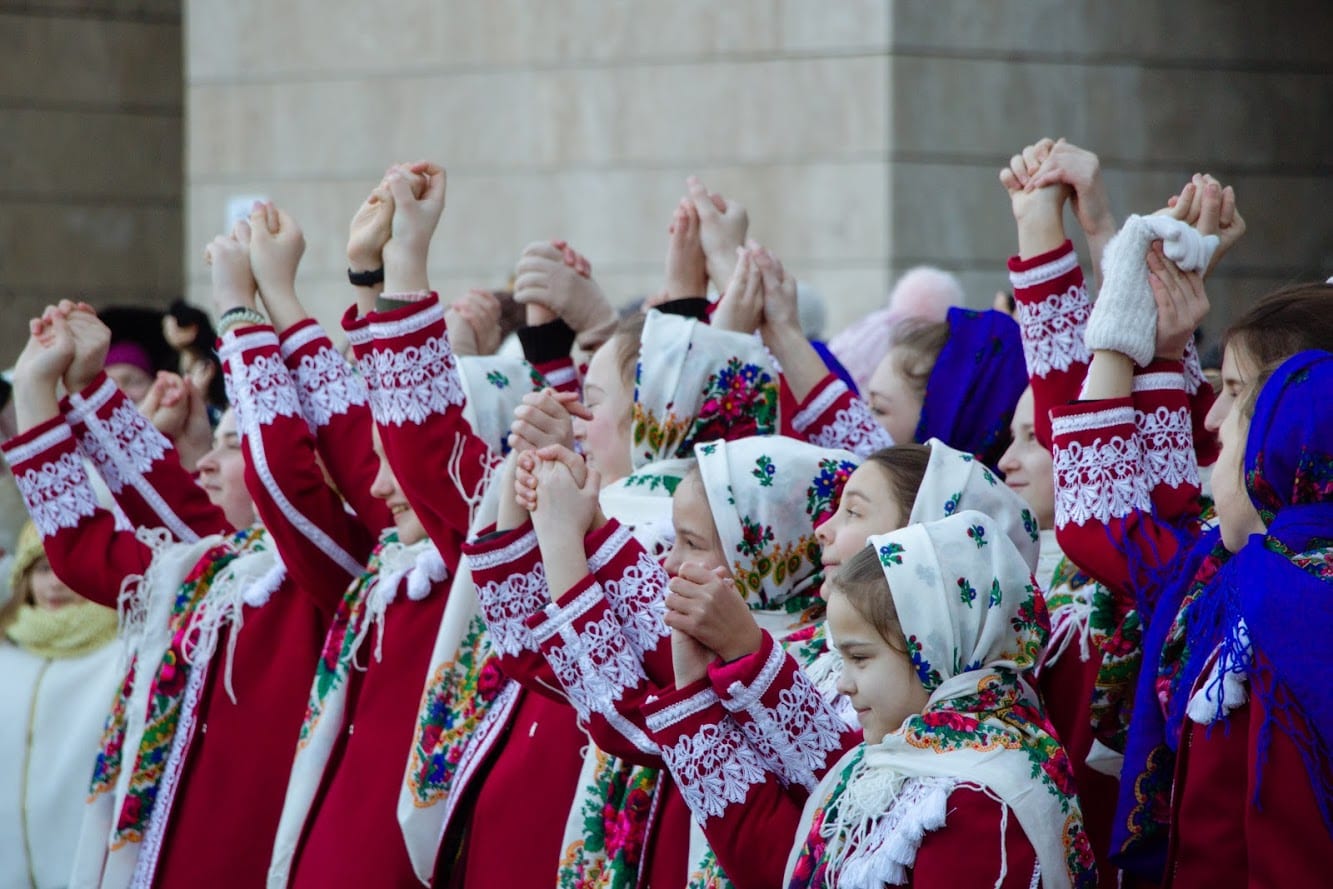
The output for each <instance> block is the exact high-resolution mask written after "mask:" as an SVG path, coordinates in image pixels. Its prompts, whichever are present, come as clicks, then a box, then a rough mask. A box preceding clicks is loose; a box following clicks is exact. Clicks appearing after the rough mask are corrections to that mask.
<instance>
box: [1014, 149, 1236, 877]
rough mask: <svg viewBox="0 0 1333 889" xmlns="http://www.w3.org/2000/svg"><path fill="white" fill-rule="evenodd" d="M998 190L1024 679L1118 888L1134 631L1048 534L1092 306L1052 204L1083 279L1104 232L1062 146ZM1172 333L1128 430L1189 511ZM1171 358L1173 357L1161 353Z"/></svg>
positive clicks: (1188, 374)
mask: <svg viewBox="0 0 1333 889" xmlns="http://www.w3.org/2000/svg"><path fill="white" fill-rule="evenodd" d="M1000 179H1001V182H1002V183H1003V184H1004V185H1005V187H1006V188H1007V189H1008V192H1009V195H1010V199H1011V204H1012V208H1013V212H1014V218H1015V220H1016V223H1017V229H1018V242H1019V255H1018V256H1015V257H1012V258H1011V259H1010V261H1009V272H1010V281H1011V283H1012V285H1013V288H1014V296H1015V302H1016V316H1017V318H1018V321H1019V327H1020V329H1021V331H1022V337H1023V349H1024V353H1025V356H1026V360H1027V365H1028V373H1029V380H1030V386H1029V389H1028V392H1027V393H1025V394H1024V397H1023V399H1021V400H1020V402H1019V406H1018V409H1017V410H1016V412H1015V416H1014V423H1013V444H1012V445H1011V446H1010V448H1009V450H1008V451H1006V453H1005V454H1004V456H1003V457H1002V458H1001V462H1000V468H1001V469H1002V470H1003V471H1004V472H1005V474H1006V475H1005V481H1006V483H1007V484H1010V485H1013V486H1015V489H1016V490H1019V491H1021V492H1022V494H1023V496H1024V497H1025V498H1027V499H1028V501H1029V503H1031V504H1032V506H1033V508H1034V509H1035V510H1036V511H1037V513H1038V515H1039V517H1040V519H1041V524H1042V528H1043V529H1044V530H1043V531H1042V566H1041V568H1040V569H1039V570H1038V572H1037V577H1038V579H1039V580H1040V581H1041V582H1042V583H1043V584H1047V585H1048V589H1047V604H1048V605H1049V607H1050V609H1051V623H1052V628H1053V629H1052V641H1051V645H1050V646H1049V647H1048V649H1047V652H1046V657H1045V659H1044V661H1043V663H1042V664H1040V665H1038V669H1037V675H1038V676H1039V677H1040V680H1039V681H1040V685H1041V689H1042V692H1043V695H1044V698H1045V700H1046V703H1047V707H1048V711H1049V713H1050V715H1051V721H1052V723H1053V724H1054V725H1055V727H1056V729H1057V731H1058V733H1059V736H1060V738H1061V740H1062V741H1063V742H1064V743H1065V745H1066V747H1067V748H1068V750H1069V754H1070V757H1071V760H1072V761H1073V764H1074V774H1075V776H1076V778H1077V780H1078V786H1079V794H1080V799H1081V801H1082V803H1083V810H1084V815H1085V818H1086V820H1087V826H1088V834H1089V837H1090V838H1091V840H1092V844H1093V849H1094V850H1095V851H1096V853H1097V857H1098V870H1099V873H1100V875H1101V881H1102V885H1103V886H1108V887H1109V886H1114V885H1116V880H1117V874H1116V870H1115V868H1114V867H1112V866H1111V864H1110V861H1109V858H1108V854H1109V850H1110V842H1111V840H1110V833H1111V824H1112V821H1113V820H1114V810H1115V805H1116V802H1115V801H1116V797H1117V794H1118V782H1117V780H1116V778H1117V776H1118V774H1119V769H1120V760H1121V758H1122V755H1123V752H1124V749H1125V733H1126V728H1127V724H1128V720H1129V710H1130V698H1131V695H1132V691H1133V683H1134V680H1135V676H1136V675H1137V672H1138V665H1139V661H1140V656H1141V648H1140V645H1139V643H1140V636H1141V630H1142V625H1141V620H1140V619H1139V616H1138V614H1137V612H1135V611H1132V610H1131V611H1128V612H1120V613H1118V612H1117V608H1116V601H1115V598H1114V597H1113V595H1112V594H1111V591H1110V590H1109V589H1107V588H1106V587H1104V586H1102V585H1100V584H1098V583H1096V582H1095V581H1093V580H1092V579H1091V578H1090V577H1089V576H1088V575H1087V574H1086V573H1084V572H1083V571H1081V570H1080V569H1079V568H1077V567H1076V566H1075V565H1074V564H1073V563H1072V562H1070V561H1069V560H1068V559H1066V558H1065V557H1064V553H1063V552H1062V550H1061V549H1060V546H1059V543H1058V541H1057V539H1056V536H1055V531H1054V521H1055V509H1054V489H1053V482H1052V479H1053V474H1054V470H1053V462H1052V456H1051V452H1050V446H1051V433H1050V430H1051V426H1050V410H1051V408H1052V407H1055V406H1060V405H1064V404H1067V403H1069V402H1071V401H1075V400H1077V398H1078V393H1079V389H1080V387H1081V386H1082V384H1083V380H1084V378H1085V377H1086V375H1087V370H1088V363H1089V361H1090V360H1091V358H1092V353H1091V351H1090V350H1089V349H1088V347H1087V346H1086V345H1085V343H1084V333H1085V330H1086V328H1087V325H1088V318H1089V315H1090V313H1091V308H1092V304H1091V300H1090V299H1089V298H1088V293H1087V289H1086V288H1085V286H1084V281H1083V274H1082V271H1081V270H1080V268H1079V266H1078V261H1077V257H1076V255H1075V253H1074V249H1073V245H1072V244H1071V242H1070V241H1069V240H1068V239H1067V238H1066V236H1065V231H1064V223H1063V219H1064V204H1065V203H1066V201H1070V202H1071V203H1072V204H1073V205H1074V207H1075V208H1076V209H1077V211H1078V212H1077V214H1076V215H1077V217H1078V219H1079V221H1080V223H1081V225H1082V226H1083V228H1084V233H1085V235H1086V236H1087V239H1088V242H1089V246H1090V249H1091V250H1092V252H1093V258H1094V270H1096V269H1098V268H1099V266H1100V264H1101V250H1102V248H1103V246H1104V241H1105V237H1106V235H1105V232H1106V231H1107V230H1108V229H1109V230H1110V231H1114V225H1115V222H1114V219H1113V218H1112V217H1111V216H1110V210H1109V203H1108V201H1107V197H1106V193H1105V189H1104V188H1103V187H1102V184H1101V179H1100V175H1099V170H1098V163H1097V158H1096V156H1095V155H1093V154H1091V153H1090V152H1087V151H1084V150H1083V149H1080V148H1077V147H1075V146H1072V145H1069V144H1068V143H1066V142H1063V141H1061V142H1059V143H1053V142H1051V140H1049V139H1045V140H1042V141H1041V142H1039V143H1037V144H1035V145H1032V146H1028V148H1026V149H1024V151H1023V152H1022V153H1020V154H1017V155H1015V156H1014V158H1013V159H1012V161H1011V164H1010V166H1008V167H1006V168H1004V169H1003V170H1001V173H1000ZM1038 183H1044V184H1041V185H1038ZM1205 198H1206V201H1205ZM1177 202H1178V206H1179V207H1180V215H1181V222H1185V223H1190V224H1195V223H1197V222H1198V220H1199V218H1200V217H1202V216H1210V217H1212V218H1220V216H1221V214H1222V210H1223V207H1222V191H1221V189H1220V188H1218V189H1215V190H1209V191H1208V192H1207V194H1205V190H1204V189H1202V188H1199V189H1197V190H1196V187H1195V186H1194V184H1192V183H1191V184H1189V185H1187V186H1186V187H1185V189H1184V190H1183V192H1182V194H1181V195H1180V196H1179V197H1178V199H1177ZM1205 203H1207V204H1208V206H1207V207H1206V208H1205V207H1204V204H1205ZM1227 209H1228V214H1229V216H1228V218H1227V219H1226V220H1225V222H1226V224H1227V226H1228V227H1234V226H1235V225H1237V224H1240V225H1242V226H1243V224H1241V223H1239V219H1240V217H1239V216H1238V215H1235V212H1234V202H1233V203H1232V204H1231V206H1230V207H1229V208H1227ZM1159 223H1160V224H1162V225H1165V226H1168V227H1170V228H1172V229H1173V230H1174V231H1176V232H1177V233H1178V234H1179V235H1180V236H1182V237H1183V236H1189V237H1196V236H1195V235H1194V234H1193V233H1192V232H1191V231H1190V230H1189V229H1188V228H1187V227H1186V226H1185V225H1182V224H1180V223H1178V222H1176V221H1173V220H1168V219H1166V218H1165V217H1162V218H1161V219H1159ZM1229 237H1230V236H1229ZM1232 240H1234V238H1233V239H1232ZM1200 246H1202V242H1200ZM1183 332H1184V333H1186V334H1187V335H1186V337H1185V339H1184V340H1179V341H1177V343H1178V344H1177V345H1169V344H1165V343H1164V344H1163V347H1162V349H1160V350H1155V352H1156V355H1157V356H1158V357H1157V358H1156V359H1155V360H1153V361H1151V362H1149V363H1148V364H1146V365H1145V366H1144V367H1143V368H1142V369H1136V374H1135V378H1134V385H1133V392H1132V407H1133V411H1134V418H1135V425H1136V426H1137V427H1138V429H1139V430H1140V440H1141V442H1142V445H1143V447H1144V448H1145V449H1146V451H1147V453H1146V454H1145V459H1144V461H1143V467H1144V469H1145V470H1146V481H1147V483H1148V486H1149V488H1151V490H1152V491H1153V496H1154V497H1155V498H1156V500H1157V501H1159V502H1161V503H1162V504H1164V505H1166V504H1172V505H1171V508H1172V509H1174V510H1176V511H1180V510H1183V509H1186V508H1187V507H1188V505H1189V504H1190V503H1191V502H1192V492H1193V491H1194V490H1195V489H1194V488H1193V487H1192V485H1196V484H1197V480H1198V472H1197V468H1196V465H1195V460H1194V455H1192V454H1190V453H1189V450H1188V448H1185V449H1182V448H1180V447H1179V443H1180V441H1181V439H1182V436H1184V435H1186V434H1187V433H1188V430H1189V429H1190V428H1191V426H1194V427H1196V428H1198V430H1199V431H1200V432H1203V429H1202V421H1203V418H1204V416H1205V415H1206V414H1207V411H1208V409H1209V408H1210V406H1211V404H1212V390H1211V388H1210V387H1208V386H1205V385H1202V382H1203V376H1202V373H1201V371H1200V369H1199V362H1198V355H1197V352H1196V351H1195V350H1194V348H1193V340H1192V339H1191V338H1189V337H1188V333H1189V332H1190V331H1189V330H1184V331H1183ZM1173 335H1174V334H1173ZM1172 348H1174V349H1177V350H1178V351H1176V353H1175V354H1174V355H1173V354H1170V352H1169V350H1170V349H1172ZM1182 351H1183V355H1182ZM1212 439H1213V437H1212V436H1211V435H1207V434H1204V435H1201V436H1199V438H1198V441H1199V442H1200V444H1201V447H1200V450H1199V455H1198V456H1199V459H1201V460H1205V461H1206V460H1211V459H1212V458H1213V456H1214V455H1215V450H1216V448H1215V443H1214V444H1209V443H1210V442H1212ZM1075 642H1077V645H1075V644H1074V643H1075ZM1071 650H1072V653H1070V652H1071Z"/></svg>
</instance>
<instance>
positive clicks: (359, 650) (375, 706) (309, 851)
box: [242, 181, 532, 886]
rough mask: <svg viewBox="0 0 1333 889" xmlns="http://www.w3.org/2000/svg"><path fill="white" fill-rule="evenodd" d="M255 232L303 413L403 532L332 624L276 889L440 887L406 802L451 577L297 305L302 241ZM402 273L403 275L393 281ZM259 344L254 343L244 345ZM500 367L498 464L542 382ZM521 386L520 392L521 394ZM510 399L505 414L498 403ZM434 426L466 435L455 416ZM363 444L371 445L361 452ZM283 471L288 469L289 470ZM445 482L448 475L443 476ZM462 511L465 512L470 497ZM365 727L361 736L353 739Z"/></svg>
mask: <svg viewBox="0 0 1333 889" xmlns="http://www.w3.org/2000/svg"><path fill="white" fill-rule="evenodd" d="M395 184H396V181H395ZM389 187H390V185H389V183H384V184H382V185H381V186H380V187H378V188H377V189H376V192H375V193H374V194H373V195H372V198H375V200H374V201H373V202H371V201H368V204H370V205H371V206H377V207H378V208H380V210H381V211H382V218H376V217H372V219H371V220H370V221H369V222H373V223H375V224H378V225H380V226H382V228H383V230H384V234H385V240H387V233H388V226H389V222H390V220H391V218H392V212H393V207H394V202H393V200H392V198H391V196H389V193H388V188H389ZM430 197H431V196H430V195H426V196H423V198H422V199H430ZM414 199H415V197H414ZM358 218H359V219H360V218H361V217H360V216H359V217H358ZM362 221H363V222H366V220H364V219H363V220H362ZM252 222H253V223H254V225H255V227H256V229H258V228H260V227H261V226H262V227H263V229H264V231H265V232H267V235H266V237H271V238H272V239H273V242H274V245H273V248H272V249H270V250H268V253H267V255H266V256H265V257H264V260H263V262H262V263H261V262H259V261H257V262H256V267H257V268H259V267H260V266H261V265H262V266H263V267H264V269H265V271H264V272H263V273H262V274H261V276H260V286H261V289H262V292H263V294H264V298H265V305H266V306H267V307H268V308H269V310H270V312H271V313H272V314H273V316H274V320H275V324H277V325H278V326H281V327H282V328H283V330H282V337H281V351H282V354H283V355H284V356H285V358H286V360H287V363H288V366H289V368H290V369H291V370H292V375H293V376H294V378H295V380H296V382H297V384H298V386H299V393H300V396H301V406H302V412H303V413H304V414H305V417H306V420H307V421H308V422H309V423H310V425H311V426H312V427H313V428H314V429H315V430H316V438H317V441H318V443H319V451H320V455H321V457H322V458H323V461H324V465H325V466H327V467H328V469H329V472H330V475H331V476H333V477H334V478H335V480H337V481H338V483H339V485H340V487H342V488H344V489H345V490H347V491H348V492H349V495H348V496H349V501H350V502H352V503H354V504H356V508H357V510H358V514H359V516H360V517H361V520H362V523H363V524H364V525H365V526H366V527H367V529H372V528H373V529H375V530H376V531H377V532H378V530H379V529H380V528H382V527H383V526H384V525H389V524H392V525H393V526H394V530H393V531H392V532H391V533H388V534H386V535H385V536H384V537H383V539H382V540H381V543H380V545H379V546H378V547H377V548H376V550H375V552H374V553H373V554H372V556H371V560H370V563H369V564H368V566H367V568H366V570H365V571H364V572H363V573H362V574H361V576H360V577H359V578H358V579H357V580H356V581H354V582H353V583H352V585H351V586H350V587H349V588H348V590H347V593H346V594H345V595H344V596H343V598H342V601H341V603H340V604H339V608H338V612H337V614H336V615H335V617H334V622H333V627H332V629H331V631H330V633H329V636H328V639H327V640H326V643H325V649H324V653H323V656H322V657H321V659H320V664H319V667H318V668H317V671H316V675H315V681H314V683H313V685H312V688H311V691H310V703H309V705H308V708H307V712H306V719H305V722H304V724H303V725H302V730H301V740H300V743H299V746H298V749H297V757H296V762H295V764H294V766H293V770H292V777H291V783H290V785H289V790H288V797H287V802H286V805H285V807H284V811H283V819H282V822H281V824H280V827H279V831H278V838H277V842H276V843H275V849H274V861H273V864H272V867H271V869H270V873H269V884H270V885H274V886H281V885H286V884H287V883H288V882H289V881H290V882H292V883H296V884H303V883H304V884H310V885H326V884H327V881H328V880H331V879H334V878H336V879H337V880H340V881H352V882H357V883H361V882H365V881H368V880H373V881H386V882H389V883H391V884H393V885H412V884H414V883H416V882H418V881H425V880H426V879H428V877H429V865H428V866H427V868H425V875H424V876H422V875H421V874H420V873H419V872H418V871H417V870H416V862H415V860H414V859H413V856H412V855H411V852H410V850H409V849H407V848H406V847H405V843H404V837H403V832H402V829H401V827H400V825H399V820H398V800H399V794H400V788H401V787H402V785H403V783H404V779H403V775H404V771H405V769H406V768H407V764H408V750H409V745H410V742H411V737H412V732H413V730H414V726H415V725H416V724H417V721H418V714H419V710H420V708H421V687H422V684H423V683H424V681H425V679H426V669H427V658H428V657H429V655H430V652H431V647H432V644H433V642H434V639H435V636H436V633H437V628H438V627H439V625H440V622H441V619H442V616H443V612H444V609H445V607H446V602H447V597H448V592H449V588H448V582H449V580H450V579H451V576H450V575H451V572H450V566H449V565H447V564H446V563H445V562H444V560H443V558H442V556H441V553H440V551H439V550H438V549H437V548H436V546H434V545H433V544H432V542H431V541H430V540H429V539H428V538H427V536H426V533H425V530H424V529H423V527H422V524H421V522H420V521H419V520H418V519H417V517H416V513H415V512H414V510H413V509H412V508H411V506H410V504H409V503H408V502H407V500H406V497H405V495H404V494H403V493H402V491H401V489H400V487H399V485H398V482H397V480H396V478H395V476H394V474H393V470H392V469H391V468H390V466H389V464H388V463H387V462H386V461H385V460H384V457H383V446H382V442H381V440H380V436H379V434H378V432H377V431H374V430H373V428H372V427H373V424H372V418H371V410H370V408H369V407H368V406H367V404H368V402H369V401H370V392H369V391H368V389H367V387H366V384H365V382H364V381H363V380H362V379H361V378H359V377H357V376H356V375H355V373H354V372H353V371H352V369H351V367H350V366H349V365H348V364H347V362H346V361H344V360H343V359H342V357H341V356H339V355H338V354H337V353H336V352H335V351H334V350H333V347H332V344H331V343H330V342H329V340H328V338H327V337H326V336H325V335H324V334H323V332H322V331H321V330H320V329H319V328H318V326H317V325H315V324H314V322H312V321H310V320H309V319H308V318H307V317H306V315H305V312H304V309H303V308H302V307H301V305H300V303H299V301H297V299H296V297H295V292H294V287H293V281H294V275H295V271H296V263H297V260H298V259H299V256H300V236H299V229H296V227H295V224H294V223H293V222H292V220H291V219H290V218H289V217H288V216H286V214H283V213H281V212H280V211H276V210H274V209H273V208H271V207H263V208H258V209H257V210H256V213H255V214H254V215H253V216H252ZM270 225H271V226H272V229H271V230H270V229H269V226H270ZM358 236H362V235H361V232H359V231H358V229H357V227H356V224H355V223H354V228H353V238H352V240H353V243H355V242H356V241H357V239H358ZM255 243H256V244H257V243H259V239H256V242H255ZM351 252H352V251H351V250H350V249H349V254H350V253H351ZM390 253H391V254H392V251H390ZM255 258H256V260H258V259H259V257H258V256H257V255H256V257H255ZM391 263H392V260H391ZM394 271H395V269H393V268H392V267H391V269H390V272H389V274H390V276H391V277H392V275H393V273H394ZM368 301H369V300H368ZM453 320H454V322H455V324H456V325H460V326H461V325H467V324H468V322H467V321H464V320H463V319H462V317H461V315H458V314H456V315H454V317H453ZM260 330H261V328H258V327H255V328H251V329H248V330H246V331H245V332H243V333H242V338H249V337H252V336H254V335H255V334H256V333H258V332H260ZM464 360H474V361H475V360H477V359H464ZM488 363H489V364H490V367H487V368H483V367H473V369H472V370H473V372H472V373H471V374H470V377H469V378H470V379H471V380H472V382H473V383H474V384H475V385H476V386H477V387H479V388H478V390H477V391H478V394H479V395H480V396H481V397H480V398H478V399H475V400H476V401H479V402H482V404H481V405H480V406H479V405H476V404H474V405H472V406H471V414H472V417H473V418H474V419H476V420H477V421H478V424H479V425H480V426H481V427H482V428H486V429H488V430H489V432H490V434H491V436H492V437H493V438H494V439H495V440H496V443H495V444H494V447H495V448H496V449H497V450H498V449H499V446H500V445H499V443H498V442H499V440H500V439H501V438H502V435H501V433H500V431H499V428H498V426H499V424H497V423H496V422H495V421H494V420H495V417H496V416H498V415H500V414H501V410H499V409H497V408H501V407H502V408H503V414H504V415H505V416H508V415H510V414H512V411H513V408H514V406H515V404H516V402H517V399H518V397H521V395H522V393H523V391H524V389H522V388H520V387H521V386H523V385H525V384H526V385H527V386H529V387H530V386H531V384H532V382H531V376H530V375H531V368H530V367H526V364H525V363H524V362H521V361H514V362H496V361H493V360H489V359H488ZM510 365H513V366H510ZM502 367H503V368H505V370H501V368H502ZM506 371H507V372H506ZM455 372H456V369H455ZM511 376H513V377H516V379H515V380H513V381H511V379H510V377H511ZM454 385H457V380H455V381H454ZM488 393H494V395H489V394H488ZM501 393H504V398H505V400H504V401H501V400H500V398H499V397H498V396H499V395H500V394H501ZM492 402H494V404H492ZM427 419H433V420H435V421H438V422H444V423H449V424H451V427H450V428H457V429H459V430H465V429H466V428H467V423H466V421H465V419H464V418H463V417H461V416H459V415H458V413H457V412H454V414H453V415H452V416H444V415H441V416H439V417H437V418H427ZM481 421H489V422H481ZM372 439H373V446H372ZM358 440H360V441H362V442H364V444H363V446H362V447H360V448H358V447H356V442H357V441H358ZM372 447H373V449H372ZM368 454H373V455H375V456H376V457H378V460H379V462H378V472H377V473H376V474H375V475H373V476H371V475H369V474H368V472H367V471H366V470H367V469H368V466H369V461H367V460H366V459H365V456H366V455H368ZM295 456H296V455H293V457H295ZM285 471H286V467H284V468H283V469H282V470H280V472H285ZM428 471H429V470H428ZM434 471H437V472H440V473H441V474H443V472H444V467H443V466H437V467H435V470H434ZM446 491H447V488H446ZM436 499H437V501H443V500H444V499H445V498H441V497H437V498H436ZM440 505H441V507H442V508H443V507H447V504H444V503H442V502H441V503H440ZM453 508H454V509H456V510H460V511H464V512H466V510H467V509H468V504H467V503H466V502H464V500H463V499H462V495H459V496H458V497H457V498H456V499H455V502H454V504H453ZM282 521H283V519H282V517H281V516H275V517H274V519H273V521H272V522H271V524H272V526H273V527H274V531H273V533H274V535H275V536H278V534H279V530H278V529H279V528H281V527H282ZM283 533H288V530H287V529H285V528H284V529H283ZM386 642H387V645H386ZM358 724H359V727H360V729H361V730H360V731H354V730H353V729H354V727H357V726H358ZM428 861H429V857H428Z"/></svg>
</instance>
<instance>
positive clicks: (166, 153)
mask: <svg viewBox="0 0 1333 889" xmlns="http://www.w3.org/2000/svg"><path fill="white" fill-rule="evenodd" d="M0 133H4V134H5V138H4V139H0V190H2V191H9V192H13V193H18V194H22V195H25V196H37V195H43V196H52V197H59V196H66V195H69V196H74V198H75V200H76V201H77V200H79V199H87V198H92V197H97V198H105V197H112V196H114V197H117V198H121V199H125V200H129V201H142V200H161V199H164V198H175V197H176V196H177V195H179V193H180V181H181V168H180V162H181V155H180V153H181V122H180V118H178V117H175V116H161V115H147V114H145V115H137V114H135V115H129V114H112V113H106V112H86V111H44V110H36V111H25V110H15V109H5V108H0Z"/></svg>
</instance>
